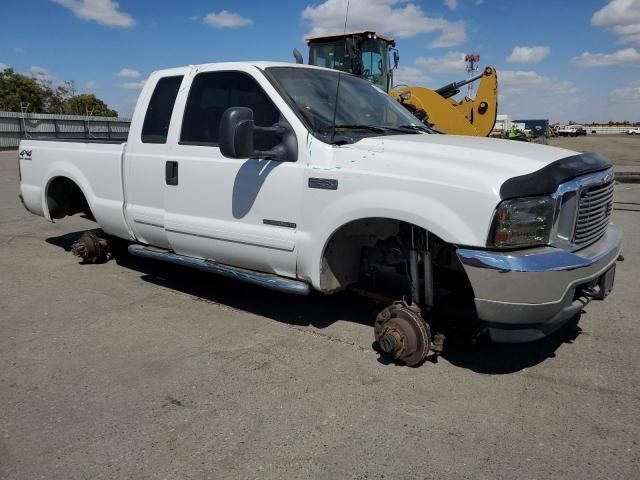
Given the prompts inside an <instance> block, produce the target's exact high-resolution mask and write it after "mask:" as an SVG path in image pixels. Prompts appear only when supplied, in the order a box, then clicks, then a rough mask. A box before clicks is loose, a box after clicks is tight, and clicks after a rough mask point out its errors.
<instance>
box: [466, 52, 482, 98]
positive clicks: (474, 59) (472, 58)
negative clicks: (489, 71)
mask: <svg viewBox="0 0 640 480" xmlns="http://www.w3.org/2000/svg"><path fill="white" fill-rule="evenodd" d="M464 61H465V63H466V64H467V65H466V70H467V73H468V74H469V76H471V75H473V74H474V73H475V72H477V71H478V66H477V65H476V63H478V62H479V61H480V55H478V54H477V53H468V54H466V55H465V56H464ZM467 89H468V91H469V93H471V92H472V91H473V82H470V83H468V84H467Z"/></svg>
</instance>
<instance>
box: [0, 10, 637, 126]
mask: <svg viewBox="0 0 640 480" xmlns="http://www.w3.org/2000/svg"><path fill="white" fill-rule="evenodd" d="M27 3H28V7H27V6H26V5H27ZM345 7H346V0H326V1H322V0H311V1H304V0H301V1H294V0H286V1H277V2H276V1H274V2H269V1H264V0H261V1H259V0H242V1H233V2H232V1H228V0H181V1H179V2H177V1H160V0H135V1H134V0H120V1H119V2H116V1H114V0H30V1H29V2H26V1H24V2H3V5H2V7H1V8H2V17H3V27H2V29H1V30H0V67H2V66H10V67H12V68H14V69H15V70H16V71H19V72H22V73H26V74H30V75H35V76H40V77H45V78H49V79H50V80H51V81H52V82H53V83H54V84H55V83H57V82H61V81H63V80H69V79H73V80H74V81H75V83H76V86H77V89H78V90H79V91H88V92H95V93H96V94H97V95H98V96H99V97H101V98H103V99H105V100H106V101H107V102H108V103H109V105H110V106H112V107H113V108H115V109H117V110H118V111H119V112H120V113H121V114H123V115H128V114H130V113H131V111H132V109H133V107H134V104H135V99H136V97H137V95H138V93H139V89H140V86H141V84H142V83H143V81H144V79H145V78H146V76H147V75H148V74H149V73H150V72H151V71H153V70H156V69H159V68H164V67H170V66H177V65H184V64H194V63H207V62H215V61H225V60H280V61H292V55H291V51H292V49H293V47H297V48H298V49H299V50H300V51H302V52H303V53H304V54H305V58H306V44H305V43H304V41H303V37H304V35H305V34H308V33H310V32H316V33H322V32H328V31H330V32H335V31H342V28H343V24H344V10H345ZM348 28H349V29H358V28H371V29H374V30H376V31H379V32H382V33H386V34H389V35H391V36H393V37H394V38H396V41H397V44H398V48H399V50H400V55H401V60H400V70H399V72H398V79H399V80H401V81H402V82H403V83H409V84H412V85H424V86H428V87H438V86H442V85H444V84H445V83H448V82H450V81H453V80H460V79H463V78H464V77H465V76H466V73H465V72H464V68H463V62H462V60H461V58H462V56H463V55H464V53H479V54H480V56H481V60H480V65H481V66H484V65H492V66H494V67H496V69H497V71H498V79H499V91H500V108H499V110H500V113H509V114H511V115H512V116H513V117H514V118H523V117H529V118H531V117H537V118H550V119H551V120H557V121H567V120H576V121H592V120H594V121H608V120H610V119H614V120H623V119H626V120H632V121H638V120H640V0H612V1H609V2H608V1H605V0H535V1H534V0H521V1H514V0H510V1H506V0H504V1H503V0H422V1H419V0H414V1H405V0H350V13H349V22H348Z"/></svg>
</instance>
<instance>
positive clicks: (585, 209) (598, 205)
mask: <svg viewBox="0 0 640 480" xmlns="http://www.w3.org/2000/svg"><path fill="white" fill-rule="evenodd" d="M613 188H614V185H613V180H609V181H608V182H606V183H601V184H599V185H593V186H590V187H587V188H585V189H584V190H582V191H581V193H580V200H579V203H578V215H577V218H576V226H575V229H574V233H573V243H574V244H575V245H577V246H586V245H588V244H590V243H593V242H595V241H596V240H598V239H599V238H600V237H602V235H604V233H605V231H606V230H607V226H608V225H609V222H610V221H611V212H613Z"/></svg>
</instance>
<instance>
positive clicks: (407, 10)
mask: <svg viewBox="0 0 640 480" xmlns="http://www.w3.org/2000/svg"><path fill="white" fill-rule="evenodd" d="M346 6H347V2H346V0H326V1H325V2H324V3H321V4H319V5H309V6H307V7H306V8H305V9H304V10H303V12H302V18H303V20H306V21H307V22H309V24H310V27H311V30H310V31H309V32H308V34H309V35H322V34H326V33H336V32H342V31H343V29H344V20H345V12H346ZM362 29H372V30H375V31H379V32H381V33H388V34H391V35H394V36H396V37H400V38H410V37H415V36H416V35H420V34H426V33H438V34H439V36H438V37H437V38H436V39H435V40H434V41H433V42H432V43H431V44H430V46H431V47H454V46H457V45H460V44H462V43H464V41H465V40H466V33H465V24H464V22H450V21H448V20H445V19H444V18H441V17H439V18H434V17H428V16H426V15H425V14H424V12H423V11H422V8H420V6H418V5H415V4H413V3H407V2H406V1H405V0H351V1H350V4H349V16H348V22H347V30H362Z"/></svg>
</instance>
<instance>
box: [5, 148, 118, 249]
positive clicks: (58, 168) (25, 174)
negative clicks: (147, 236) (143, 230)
mask: <svg viewBox="0 0 640 480" xmlns="http://www.w3.org/2000/svg"><path fill="white" fill-rule="evenodd" d="M125 145H126V143H125V142H121V141H116V140H101V139H91V140H87V139H77V140H76V139H62V138H52V139H29V140H23V141H22V142H20V147H19V150H18V158H19V164H20V174H21V178H22V181H21V188H20V193H21V195H22V199H23V201H24V204H25V207H26V208H27V209H28V210H30V211H31V212H33V213H35V214H37V215H43V216H44V217H45V218H47V219H48V220H53V219H52V218H51V215H50V213H49V208H50V207H49V205H48V204H49V194H50V187H51V185H52V184H54V182H55V181H56V179H57V178H59V177H66V178H68V179H69V180H71V181H72V182H73V183H75V184H76V185H77V187H78V188H79V189H80V190H81V191H82V193H83V194H84V196H85V198H86V200H87V203H88V204H89V207H90V209H91V213H92V215H93V216H94V218H95V219H96V221H97V222H98V223H99V224H100V225H101V226H102V227H103V230H105V231H106V232H107V233H113V234H119V235H124V236H125V237H127V236H129V234H128V229H127V227H126V223H125V219H124V215H123V204H124V195H123V186H122V156H123V153H124V149H125Z"/></svg>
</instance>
